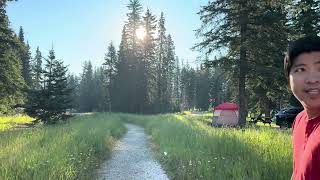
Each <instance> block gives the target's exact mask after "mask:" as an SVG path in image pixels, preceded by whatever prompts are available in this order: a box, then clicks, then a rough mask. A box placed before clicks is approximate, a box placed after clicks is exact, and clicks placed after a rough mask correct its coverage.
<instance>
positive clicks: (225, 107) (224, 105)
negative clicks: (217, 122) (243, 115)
mask: <svg viewBox="0 0 320 180" xmlns="http://www.w3.org/2000/svg"><path fill="white" fill-rule="evenodd" d="M214 110H239V106H238V104H235V103H230V102H226V103H222V104H219V105H218V106H216V107H214Z"/></svg>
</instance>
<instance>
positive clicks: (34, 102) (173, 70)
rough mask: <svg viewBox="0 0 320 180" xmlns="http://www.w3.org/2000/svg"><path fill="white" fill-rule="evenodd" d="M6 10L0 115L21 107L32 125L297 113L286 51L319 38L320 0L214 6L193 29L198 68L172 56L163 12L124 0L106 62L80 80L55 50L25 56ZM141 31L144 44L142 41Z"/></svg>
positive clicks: (1, 21)
mask: <svg viewBox="0 0 320 180" xmlns="http://www.w3.org/2000/svg"><path fill="white" fill-rule="evenodd" d="M5 7H6V1H5V0H1V1H0V62H1V65H0V87H1V89H0V112H2V113H5V112H9V111H10V110H12V108H13V107H15V106H16V105H17V104H18V105H20V104H21V105H23V106H24V107H26V108H27V110H28V112H29V114H37V115H36V116H38V117H39V113H40V112H41V113H42V115H43V116H44V117H47V116H52V117H53V118H56V117H58V118H61V117H60V116H59V115H58V114H60V113H62V112H65V111H66V109H70V110H72V109H73V110H75V111H80V112H87V111H113V112H129V113H166V112H175V111H180V110H184V109H193V108H196V109H201V110H207V109H208V108H209V107H210V106H212V105H217V104H219V103H221V102H224V101H233V102H237V103H239V105H240V119H242V120H243V119H244V117H245V116H246V115H247V113H248V111H254V112H256V111H260V112H264V113H266V114H268V113H269V112H270V110H271V109H278V108H280V107H282V106H287V105H289V104H291V105H298V104H297V103H296V102H295V100H294V98H293V97H292V95H291V94H290V93H289V91H288V87H287V81H286V79H285V77H284V75H283V70H282V67H283V58H284V53H285V52H286V50H287V45H288V43H289V42H290V41H291V40H294V39H296V38H298V37H301V36H306V35H317V34H319V32H320V3H319V0H300V1H293V0H277V1H265V0H255V1H251V0H249V1H247V0H220V1H210V2H208V3H207V4H206V5H204V6H202V7H201V8H200V10H199V13H198V14H199V18H200V19H201V21H202V25H201V27H195V28H199V29H198V30H197V31H196V35H197V36H198V37H199V43H198V44H195V46H194V47H193V48H194V50H198V51H199V52H201V54H202V65H200V67H191V66H190V65H189V64H188V63H183V60H181V59H179V58H178V57H177V56H176V54H175V45H174V41H173V38H172V36H171V35H170V34H169V33H168V32H167V31H166V26H165V16H164V13H161V14H160V16H159V18H157V17H156V16H155V15H154V14H153V13H152V12H151V11H150V10H149V9H147V10H146V11H145V12H143V7H142V6H141V4H140V2H139V0H129V3H128V5H127V7H128V12H127V20H126V21H125V25H124V27H123V30H122V35H121V43H120V45H119V47H118V48H116V47H115V46H114V45H113V43H112V42H111V43H110V44H109V45H108V49H107V52H106V54H105V59H104V63H103V64H101V66H100V67H92V64H91V62H90V61H86V62H85V63H84V64H83V71H82V73H81V75H80V76H78V75H70V73H68V70H67V68H66V67H65V66H64V65H63V62H62V61H61V60H58V59H56V57H55V53H54V50H53V49H52V50H51V51H50V52H49V56H48V58H45V57H43V56H42V55H41V52H40V51H39V48H38V49H37V51H36V53H35V56H34V57H31V52H30V47H29V45H28V43H27V42H26V40H25V38H24V33H23V29H22V27H21V28H20V31H19V33H18V34H16V33H15V32H13V31H12V29H11V28H10V27H9V21H8V17H7V15H6V11H5ZM141 27H143V29H144V31H145V36H144V37H143V38H138V36H137V34H136V33H137V30H138V29H139V28H141ZM192 61H195V60H192ZM43 62H44V64H43ZM53 102H54V103H53ZM43 107H45V108H43ZM58 107H60V108H58ZM50 112H54V113H51V114H50ZM41 113H40V114H41ZM48 113H49V114H48ZM42 115H41V116H42ZM40 119H41V118H40ZM241 122H242V123H244V121H241Z"/></svg>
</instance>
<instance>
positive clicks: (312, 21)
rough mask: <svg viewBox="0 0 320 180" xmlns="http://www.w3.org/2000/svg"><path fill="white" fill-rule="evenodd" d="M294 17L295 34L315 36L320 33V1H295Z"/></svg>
mask: <svg viewBox="0 0 320 180" xmlns="http://www.w3.org/2000/svg"><path fill="white" fill-rule="evenodd" d="M294 7H295V9H294V15H293V17H292V22H293V29H294V31H293V33H294V36H298V37H299V36H315V35H317V34H319V33H320V1H319V0H299V1H295V3H294Z"/></svg>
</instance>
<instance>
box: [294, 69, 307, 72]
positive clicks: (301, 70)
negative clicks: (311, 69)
mask: <svg viewBox="0 0 320 180" xmlns="http://www.w3.org/2000/svg"><path fill="white" fill-rule="evenodd" d="M303 71H305V69H304V68H296V69H295V70H294V71H293V72H303Z"/></svg>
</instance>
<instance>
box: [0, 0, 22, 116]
mask: <svg viewBox="0 0 320 180" xmlns="http://www.w3.org/2000/svg"><path fill="white" fill-rule="evenodd" d="M6 2H7V1H4V0H2V1H0V64H1V65H0V87H1V88H0V113H6V112H8V111H9V110H10V109H11V108H10V107H11V106H13V105H15V104H22V103H23V101H24V96H23V89H24V88H25V82H24V80H23V78H22V75H21V62H20V59H19V56H18V53H17V51H16V49H18V47H19V42H18V39H17V38H16V36H15V34H14V32H13V31H12V30H11V29H10V28H9V20H8V17H7V15H6V10H5V8H6Z"/></svg>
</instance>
